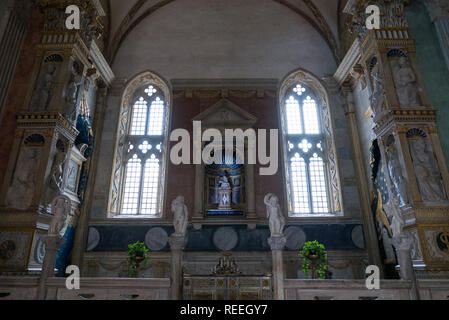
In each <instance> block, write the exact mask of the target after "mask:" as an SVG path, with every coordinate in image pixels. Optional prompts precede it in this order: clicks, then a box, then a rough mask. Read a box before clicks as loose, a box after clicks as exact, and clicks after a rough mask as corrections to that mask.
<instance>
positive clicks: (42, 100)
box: [33, 64, 57, 111]
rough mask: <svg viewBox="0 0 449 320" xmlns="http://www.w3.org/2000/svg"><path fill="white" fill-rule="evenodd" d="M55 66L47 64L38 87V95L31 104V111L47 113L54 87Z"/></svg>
mask: <svg viewBox="0 0 449 320" xmlns="http://www.w3.org/2000/svg"><path fill="white" fill-rule="evenodd" d="M56 69H57V68H56V66H55V65H54V64H48V65H47V66H46V67H45V71H44V72H45V73H44V75H43V77H42V79H41V81H40V84H39V86H38V88H39V89H38V93H37V96H36V98H35V101H34V104H33V111H47V110H48V106H49V104H50V100H51V97H52V93H53V88H54V86H55V77H56Z"/></svg>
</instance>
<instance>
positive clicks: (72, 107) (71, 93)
mask: <svg viewBox="0 0 449 320" xmlns="http://www.w3.org/2000/svg"><path fill="white" fill-rule="evenodd" d="M80 85H81V77H80V75H79V74H78V72H77V71H76V69H75V67H74V65H72V70H71V76H70V81H69V83H68V85H67V88H66V91H65V94H64V95H65V97H64V100H65V109H64V113H65V116H66V117H67V119H69V120H70V121H73V120H74V118H75V115H76V103H77V101H78V92H79V87H80Z"/></svg>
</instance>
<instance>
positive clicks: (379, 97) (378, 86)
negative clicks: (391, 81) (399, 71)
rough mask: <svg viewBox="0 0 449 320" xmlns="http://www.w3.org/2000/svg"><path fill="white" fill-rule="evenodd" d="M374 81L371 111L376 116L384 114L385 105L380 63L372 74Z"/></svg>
mask: <svg viewBox="0 0 449 320" xmlns="http://www.w3.org/2000/svg"><path fill="white" fill-rule="evenodd" d="M371 77H372V79H373V93H372V94H371V97H370V103H371V109H372V111H373V113H374V116H376V115H378V114H379V113H381V112H382V109H383V104H384V81H383V79H382V74H381V72H380V67H379V63H377V64H376V65H375V66H374V68H373V71H372V72H371Z"/></svg>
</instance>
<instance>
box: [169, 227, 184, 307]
mask: <svg viewBox="0 0 449 320" xmlns="http://www.w3.org/2000/svg"><path fill="white" fill-rule="evenodd" d="M168 242H169V243H170V250H171V276H170V278H171V299H172V300H180V299H181V284H182V252H183V250H184V247H185V245H186V243H187V240H186V238H185V237H184V236H177V235H172V236H170V238H169V240H168Z"/></svg>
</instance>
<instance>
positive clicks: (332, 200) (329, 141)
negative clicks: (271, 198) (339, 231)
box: [278, 69, 343, 218]
mask: <svg viewBox="0 0 449 320" xmlns="http://www.w3.org/2000/svg"><path fill="white" fill-rule="evenodd" d="M298 84H299V85H301V86H303V87H304V88H305V89H306V92H307V93H308V94H309V95H310V96H311V98H312V99H314V100H315V103H316V106H317V111H318V121H319V125H320V134H319V135H317V138H318V137H319V136H321V141H323V143H324V145H323V146H322V149H323V150H322V152H320V153H319V156H321V157H322V159H323V162H324V165H325V169H324V170H325V180H326V190H327V200H328V212H315V213H314V212H313V208H312V203H311V202H309V212H307V213H304V212H295V211H297V210H294V204H293V201H294V199H293V197H294V195H293V188H292V178H291V177H292V171H291V161H290V160H291V159H290V158H291V156H292V153H291V152H289V150H288V149H289V143H288V137H289V134H288V133H287V125H288V124H287V118H286V104H285V103H286V101H287V100H288V99H289V97H290V96H291V95H292V92H293V89H294V88H295V87H296V86H297V85H298ZM279 88H280V89H279V92H278V99H279V100H278V111H279V119H280V128H281V142H282V146H281V148H282V157H283V176H284V181H285V184H284V187H285V194H286V202H287V208H288V217H289V218H302V217H305V218H310V217H334V216H342V215H343V209H342V194H341V184H340V175H339V170H338V168H339V166H338V160H337V156H336V155H337V152H336V146H335V138H334V128H333V122H332V116H331V111H330V104H329V96H328V93H327V90H326V88H325V86H324V85H323V84H322V83H321V81H320V80H319V79H318V78H317V77H315V76H314V75H312V74H311V73H309V72H307V71H305V70H302V69H298V70H295V71H294V72H292V73H290V74H289V75H288V76H287V77H285V78H284V79H283V81H282V82H281V85H280V87H279ZM307 93H304V96H307ZM301 121H302V123H304V121H303V120H301ZM303 129H304V127H303ZM298 136H299V137H300V136H307V135H305V134H299V135H298ZM296 142H297V141H296ZM307 167H309V165H307ZM308 171H309V169H307V172H305V174H306V175H308V174H309V173H308ZM307 179H309V178H307ZM307 189H308V191H307V192H308V199H309V201H311V198H312V194H310V193H311V190H310V185H309V186H307Z"/></svg>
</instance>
